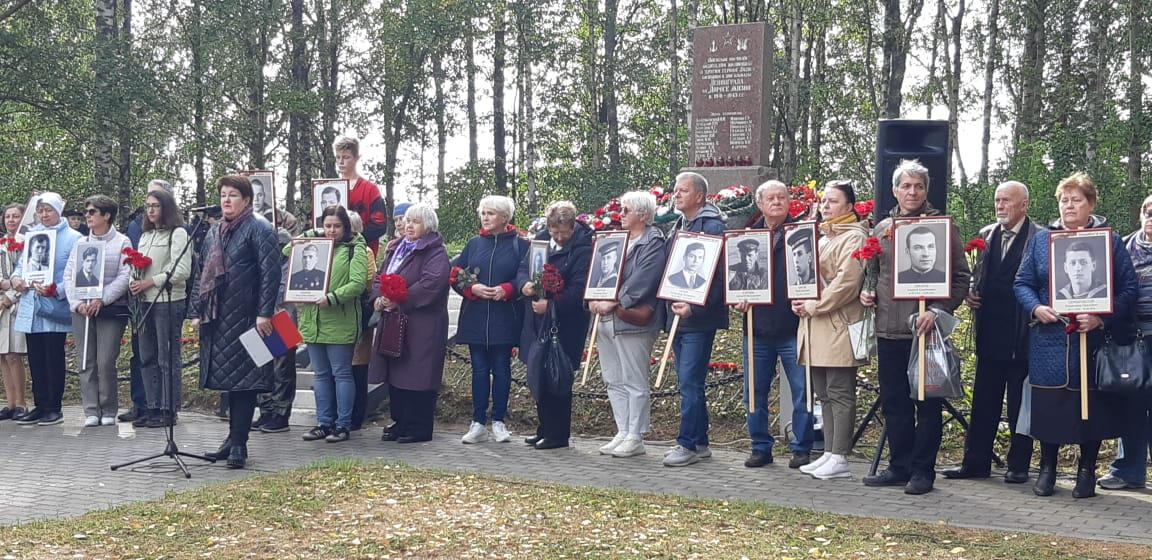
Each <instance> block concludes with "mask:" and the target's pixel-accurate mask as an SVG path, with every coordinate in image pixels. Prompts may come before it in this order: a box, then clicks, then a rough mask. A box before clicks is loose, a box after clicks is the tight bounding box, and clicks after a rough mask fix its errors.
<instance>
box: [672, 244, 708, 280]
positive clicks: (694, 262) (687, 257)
mask: <svg viewBox="0 0 1152 560" xmlns="http://www.w3.org/2000/svg"><path fill="white" fill-rule="evenodd" d="M702 264H704V244H703V243H700V242H693V243H691V244H689V245H688V248H687V249H685V250H684V268H682V269H680V272H677V273H676V274H673V275H672V276H669V277H668V282H669V283H670V284H672V285H673V286H676V287H677V288H684V289H686V290H699V289H700V288H703V287H704V283H705V280H704V278H702V277H701V276H700V265H702Z"/></svg>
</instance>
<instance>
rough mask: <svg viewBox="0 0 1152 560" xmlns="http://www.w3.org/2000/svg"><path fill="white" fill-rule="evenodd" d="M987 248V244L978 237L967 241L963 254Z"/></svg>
mask: <svg viewBox="0 0 1152 560" xmlns="http://www.w3.org/2000/svg"><path fill="white" fill-rule="evenodd" d="M987 248H988V243H987V242H986V241H984V239H982V238H980V237H976V238H974V239H969V240H968V243H967V244H966V245H964V252H965V253H971V252H972V251H983V250H986V249H987Z"/></svg>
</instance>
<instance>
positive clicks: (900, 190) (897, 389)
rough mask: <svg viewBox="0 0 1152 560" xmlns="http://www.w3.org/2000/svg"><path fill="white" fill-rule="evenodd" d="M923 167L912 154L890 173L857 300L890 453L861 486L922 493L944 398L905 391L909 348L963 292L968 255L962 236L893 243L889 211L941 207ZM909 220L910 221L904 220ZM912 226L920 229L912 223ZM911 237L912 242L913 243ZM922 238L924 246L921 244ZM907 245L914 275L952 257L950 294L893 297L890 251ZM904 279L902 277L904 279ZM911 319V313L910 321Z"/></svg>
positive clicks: (931, 473)
mask: <svg viewBox="0 0 1152 560" xmlns="http://www.w3.org/2000/svg"><path fill="white" fill-rule="evenodd" d="M928 187H929V177H928V169H927V168H925V167H924V166H923V165H921V164H920V162H918V161H916V160H902V161H901V162H900V164H899V165H897V166H896V169H895V170H894V171H893V173H892V195H893V196H894V197H895V198H896V207H895V208H893V209H892V211H891V212H890V213H889V214H888V217H887V218H885V219H884V220H882V221H881V222H880V223H878V224H876V227H875V228H874V229H873V231H872V235H874V236H876V237H877V238H879V239H880V246H881V247H882V248H883V252H881V253H880V254H879V255H878V256H877V257H876V258H874V259H871V260H869V261H868V264H867V268H866V274H865V280H864V289H863V290H862V291H861V292H860V303H862V304H863V305H864V306H865V307H875V308H876V353H877V362H878V364H879V365H878V368H877V369H878V374H879V378H880V408H881V410H882V411H883V413H884V419H885V425H886V426H887V429H888V443H889V445H890V457H891V458H890V460H889V462H888V468H887V469H885V470H884V471H882V472H880V473H877V474H875V475H872V476H867V477H865V478H864V484H865V485H867V486H903V487H904V493H905V494H913V495H918V494H926V493H928V492H931V491H932V488H933V486H934V484H935V480H936V455H937V454H938V453H939V451H940V440H941V438H942V437H943V418H942V417H941V410H942V409H943V406H944V399H939V398H928V399H925V400H923V401H918V400H916V399H914V398H912V397H911V395H912V394H914V392H915V391H914V390H913V387H912V386H911V384H910V383H909V382H908V370H907V368H908V357H909V356H910V355H911V353H912V351H913V349H914V348H915V346H914V344H913V341H914V335H917V334H918V335H920V336H924V335H925V334H927V333H928V331H929V330H930V329H932V327H933V325H934V324H935V322H936V312H937V311H944V312H947V313H952V312H954V311H955V310H956V308H957V307H959V305H960V304H961V303H962V302H963V301H964V296H965V295H966V294H967V293H968V286H969V278H970V274H969V269H968V260H967V259H966V258H965V257H964V247H963V244H961V243H951V247H952V252H951V254H949V255H936V246H935V244H936V243H940V240H939V239H936V235H935V233H933V234H932V236H931V237H932V240H933V242H934V245H933V246H932V247H931V248H929V247H927V246H926V244H927V243H928V237H929V236H926V235H923V234H919V235H912V236H908V237H912V238H913V239H911V241H908V242H907V243H906V245H907V246H905V247H901V248H898V247H896V244H895V242H894V238H895V237H896V236H895V235H894V234H895V233H896V232H895V231H894V230H893V224H894V222H893V218H903V217H914V216H941V215H943V214H942V213H941V212H940V210H938V209H936V208H934V207H933V206H932V205H931V204H930V203H929V202H928ZM902 227H912V228H915V227H916V226H902ZM912 233H918V232H917V230H915V229H913V230H912ZM948 235H950V236H951V237H952V239H953V240H956V239H959V238H960V233H959V231H958V230H957V229H956V226H955V224H953V225H952V226H951V227H950V228H949V231H948ZM913 244H914V245H913ZM920 245H925V246H922V247H920ZM897 250H902V251H906V252H907V254H908V255H909V256H910V257H912V258H911V260H912V261H918V262H919V264H918V265H917V266H918V267H919V269H920V270H918V271H917V274H922V275H926V274H931V273H930V272H929V271H927V268H928V267H927V266H925V264H926V263H927V262H928V261H932V263H933V264H932V270H935V268H936V267H937V266H938V265H937V261H938V260H939V259H942V258H947V259H951V271H952V277H951V278H948V279H945V280H947V281H948V286H949V294H950V297H949V298H948V299H938V300H929V301H928V302H927V309H926V311H925V312H924V313H923V314H918V310H919V302H917V301H916V300H911V299H908V300H897V299H894V293H895V284H896V283H895V278H894V271H893V268H894V267H893V262H892V260H893V258H894V256H895V251H897ZM902 283H903V282H902ZM910 319H911V320H910Z"/></svg>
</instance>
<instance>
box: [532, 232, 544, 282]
mask: <svg viewBox="0 0 1152 560" xmlns="http://www.w3.org/2000/svg"><path fill="white" fill-rule="evenodd" d="M528 259H529V260H528V277H529V278H535V277H537V276H539V275H540V273H541V272H544V265H545V264H547V263H548V240H547V239H533V240H532V247H531V248H529V249H528Z"/></svg>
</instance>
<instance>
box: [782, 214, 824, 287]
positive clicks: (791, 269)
mask: <svg viewBox="0 0 1152 560" xmlns="http://www.w3.org/2000/svg"><path fill="white" fill-rule="evenodd" d="M819 241H820V234H819V232H818V231H817V230H816V222H814V221H810V222H795V223H791V224H784V245H785V246H786V247H787V249H788V250H787V251H785V253H784V262H786V263H787V266H788V299H789V300H799V301H803V300H808V299H820V243H819Z"/></svg>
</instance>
